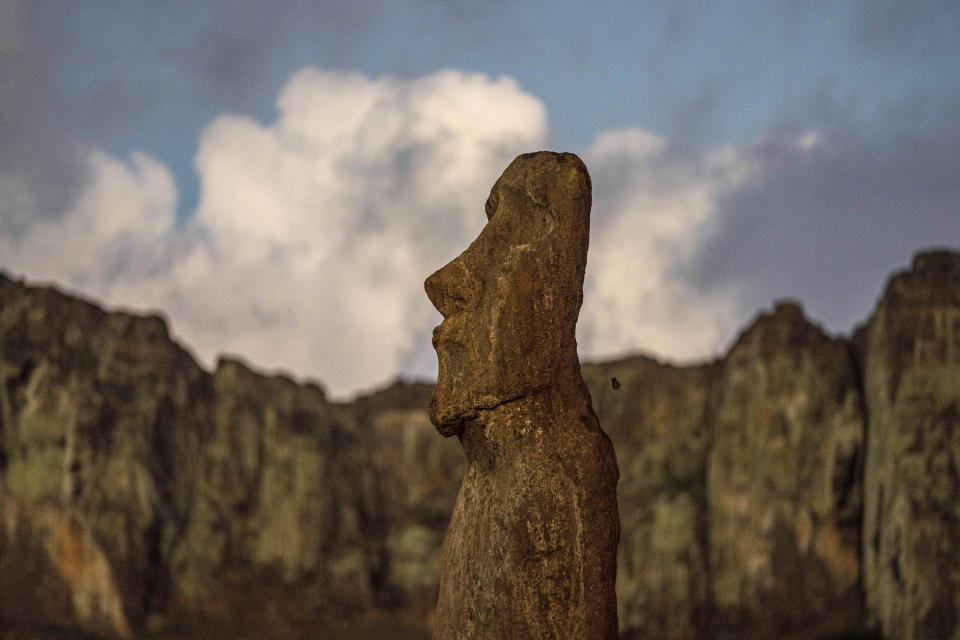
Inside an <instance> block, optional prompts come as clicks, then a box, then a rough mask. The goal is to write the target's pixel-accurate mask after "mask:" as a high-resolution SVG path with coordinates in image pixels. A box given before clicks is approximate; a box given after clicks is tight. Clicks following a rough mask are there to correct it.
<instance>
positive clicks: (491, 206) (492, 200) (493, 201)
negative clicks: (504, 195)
mask: <svg viewBox="0 0 960 640" xmlns="http://www.w3.org/2000/svg"><path fill="white" fill-rule="evenodd" d="M497 201H498V198H497V196H496V194H493V193H491V194H490V197H489V198H487V204H486V205H484V207H485V208H486V210H487V220H489V219H490V218H492V217H493V214H494V213H496V211H497Z"/></svg>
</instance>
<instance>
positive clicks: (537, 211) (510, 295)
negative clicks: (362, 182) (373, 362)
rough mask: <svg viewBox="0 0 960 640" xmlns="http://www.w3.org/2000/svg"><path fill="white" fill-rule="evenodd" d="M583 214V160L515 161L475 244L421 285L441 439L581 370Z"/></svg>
mask: <svg viewBox="0 0 960 640" xmlns="http://www.w3.org/2000/svg"><path fill="white" fill-rule="evenodd" d="M590 205H591V187H590V176H589V174H588V173H587V169H586V167H585V166H584V164H583V162H582V161H581V160H580V158H578V157H577V156H575V155H573V154H570V153H550V152H540V153H530V154H524V155H521V156H518V157H517V158H516V159H515V160H514V161H513V162H512V163H511V164H510V166H508V167H507V169H506V170H505V171H504V172H503V175H501V176H500V178H499V179H498V180H497V181H496V183H495V184H494V185H493V188H492V189H491V190H490V197H489V198H488V199H487V203H486V214H487V224H486V226H484V228H483V230H482V231H481V232H480V235H479V236H478V237H477V239H476V240H474V241H473V243H471V244H470V246H469V247H468V248H467V249H466V251H464V252H463V253H462V254H460V255H459V256H458V257H457V258H456V259H454V260H453V261H451V262H450V263H449V264H447V265H446V266H444V267H443V268H442V269H440V270H439V271H437V272H436V273H434V274H433V275H431V276H430V277H429V278H427V280H426V282H425V288H426V291H427V295H428V296H429V298H430V301H431V302H432V303H433V305H434V306H435V307H436V308H437V310H438V311H440V313H441V314H442V315H443V322H442V323H441V324H440V325H439V326H438V327H437V328H436V329H434V332H433V345H434V348H435V349H436V350H437V357H438V360H439V373H438V378H437V386H436V390H435V393H434V397H433V400H432V401H431V407H430V417H431V420H432V421H433V423H434V425H436V427H437V428H438V429H439V430H440V432H441V433H443V434H444V435H453V434H456V433H459V432H460V430H461V429H462V426H463V424H465V423H466V422H469V421H471V420H474V419H475V418H476V417H477V415H478V412H479V411H481V410H483V409H491V408H494V407H496V406H498V405H501V404H503V403H505V402H509V401H511V400H515V399H517V398H521V397H523V396H526V395H530V394H533V393H536V392H537V391H539V390H543V389H547V388H550V387H551V386H553V385H554V383H555V382H556V380H557V379H558V375H562V374H563V373H565V370H566V369H569V368H571V367H572V368H574V369H575V370H576V369H577V367H578V366H579V365H578V360H577V348H576V338H575V329H576V322H577V316H578V315H579V313H580V305H581V302H582V299H583V274H584V269H585V267H586V257H587V243H588V237H589V228H590ZM568 375H569V374H568Z"/></svg>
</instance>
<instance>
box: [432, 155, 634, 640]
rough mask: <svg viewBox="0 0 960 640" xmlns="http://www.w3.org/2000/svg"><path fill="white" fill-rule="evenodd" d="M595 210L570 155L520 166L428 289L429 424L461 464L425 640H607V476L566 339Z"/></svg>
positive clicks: (497, 187) (613, 508) (611, 575)
mask: <svg viewBox="0 0 960 640" xmlns="http://www.w3.org/2000/svg"><path fill="white" fill-rule="evenodd" d="M590 204H591V194H590V178H589V175H588V174H587V170H586V168H585V167H584V166H583V163H582V162H581V161H580V159H579V158H577V157H576V156H574V155H572V154H555V153H537V154H527V155H523V156H520V157H518V158H517V159H516V160H514V161H513V163H512V164H511V165H510V166H509V167H507V169H506V171H504V173H503V175H502V176H501V177H500V179H499V180H497V182H496V184H494V186H493V189H492V190H491V192H490V198H489V200H488V201H487V207H486V208H487V218H488V222H487V225H486V226H485V227H484V229H483V231H481V233H480V236H479V237H478V238H477V239H476V240H475V241H474V242H473V243H472V244H471V245H470V247H469V248H468V249H467V250H466V251H464V253H462V254H461V255H460V256H459V257H458V258H457V259H455V260H454V261H452V262H451V263H450V264H448V265H447V266H445V267H444V268H443V269H441V270H440V271H438V272H436V273H435V274H433V275H432V276H430V277H429V278H428V279H427V281H426V290H427V294H428V295H429V297H430V300H431V301H432V302H433V304H434V305H435V306H436V307H437V309H438V310H439V311H440V312H441V313H442V314H443V316H444V321H443V323H442V324H441V325H440V326H439V327H437V329H436V330H435V331H434V346H435V347H436V349H437V354H438V357H439V362H440V370H439V375H438V380H437V387H436V392H435V395H434V398H433V401H432V403H431V418H432V420H433V422H434V424H435V425H436V426H437V428H438V430H439V431H440V432H441V433H442V434H444V435H448V436H449V435H457V436H458V437H459V438H460V442H461V443H462V445H463V448H464V451H465V453H466V455H467V460H468V464H469V466H468V469H467V472H466V476H465V477H464V480H463V484H462V486H461V489H460V494H459V496H458V498H457V503H456V506H455V507H454V511H453V516H452V518H451V520H450V526H449V528H448V529H447V534H446V537H445V539H444V543H443V551H442V553H441V568H440V595H439V599H438V603H437V612H436V625H435V630H434V637H436V638H441V639H447V638H615V637H617V609H616V597H615V592H614V583H615V578H616V548H617V539H618V535H619V519H618V516H617V503H616V493H615V492H616V483H617V466H616V461H615V459H614V455H613V449H612V446H611V444H610V441H609V440H608V439H607V437H606V435H605V434H604V433H603V431H602V430H601V429H600V426H599V423H598V421H597V418H596V415H595V414H594V412H593V408H592V406H591V402H590V394H589V392H588V391H587V388H586V386H585V384H584V382H583V380H582V379H581V377H580V366H579V361H578V359H577V351H576V339H575V337H574V330H575V326H576V320H577V316H578V314H579V311H580V304H581V301H582V287H583V274H584V268H585V264H586V254H587V242H588V235H589V226H590Z"/></svg>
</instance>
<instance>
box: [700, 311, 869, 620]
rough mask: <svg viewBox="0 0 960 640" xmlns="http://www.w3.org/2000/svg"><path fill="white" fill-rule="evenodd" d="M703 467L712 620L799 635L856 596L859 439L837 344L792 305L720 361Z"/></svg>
mask: <svg viewBox="0 0 960 640" xmlns="http://www.w3.org/2000/svg"><path fill="white" fill-rule="evenodd" d="M720 383H721V387H720V390H719V395H718V398H719V403H718V406H717V408H716V411H715V415H713V416H712V418H711V420H710V423H711V431H712V433H711V436H710V438H711V444H710V452H709V456H708V461H707V478H706V486H707V499H706V507H707V512H708V516H707V517H708V524H707V526H708V530H709V539H708V545H709V553H710V559H709V566H710V590H711V594H710V599H711V601H712V605H713V608H714V616H715V619H714V621H713V624H715V625H716V626H718V627H720V628H723V629H733V630H742V632H743V634H744V635H745V636H751V637H753V636H756V635H758V634H759V633H760V632H761V630H762V631H763V632H762V635H768V634H776V633H780V632H784V631H787V630H791V629H809V628H811V627H812V626H813V625H814V624H816V623H817V622H818V621H820V620H823V619H824V618H826V617H827V616H828V614H829V613H830V612H831V609H833V608H835V607H836V606H837V605H838V603H839V604H841V605H845V604H846V603H847V601H848V599H849V597H850V594H851V593H852V592H855V591H856V587H857V578H858V572H859V562H858V557H857V555H858V534H859V524H860V522H859V519H860V504H861V492H860V483H859V471H860V466H859V465H860V462H861V461H860V452H861V450H862V442H863V416H862V414H861V398H860V394H859V393H858V384H857V378H856V371H855V368H854V362H853V359H852V357H851V355H850V352H849V349H848V346H847V344H846V343H845V342H844V341H842V340H839V339H834V338H830V337H828V336H827V335H825V334H824V333H823V331H822V329H820V327H817V326H815V325H813V324H812V323H810V322H809V321H808V320H807V319H806V318H805V317H804V315H803V312H802V310H801V308H800V306H799V305H797V304H795V303H781V304H778V305H777V306H776V308H775V310H774V312H773V313H772V314H762V315H760V316H759V318H758V319H757V320H756V321H755V322H754V323H753V324H752V325H751V326H750V328H748V329H747V330H746V331H745V332H744V333H743V334H742V335H741V336H740V338H739V339H738V340H737V342H736V344H734V346H733V348H732V349H731V350H730V352H729V353H728V354H727V356H726V358H725V359H724V362H723V371H722V377H721V378H720Z"/></svg>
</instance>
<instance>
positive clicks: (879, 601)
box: [856, 251, 960, 640]
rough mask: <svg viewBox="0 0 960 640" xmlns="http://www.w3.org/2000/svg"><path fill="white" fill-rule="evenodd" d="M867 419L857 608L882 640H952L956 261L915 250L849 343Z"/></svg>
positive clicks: (959, 386)
mask: <svg viewBox="0 0 960 640" xmlns="http://www.w3.org/2000/svg"><path fill="white" fill-rule="evenodd" d="M856 343H857V346H858V350H859V352H860V354H861V357H862V360H863V368H864V387H865V390H866V398H867V406H868V407H869V411H868V427H867V458H866V474H865V486H864V490H865V495H866V505H865V511H864V527H863V559H864V567H863V569H864V571H863V582H864V590H865V592H866V598H867V605H868V607H869V609H870V611H871V613H872V615H873V617H874V619H875V620H876V621H877V622H878V623H879V626H880V628H881V630H882V631H883V633H884V635H885V636H887V637H889V638H899V639H902V640H919V639H921V638H942V639H944V640H958V639H960V254H958V253H956V252H949V251H935V252H930V253H924V254H919V255H917V256H916V258H915V259H914V262H913V268H912V269H911V270H910V271H908V272H906V273H900V274H898V275H896V276H894V277H893V278H892V279H891V280H890V282H889V284H888V285H887V289H886V291H885V293H884V295H883V297H882V299H881V300H880V303H879V304H878V306H877V309H876V311H875V312H874V314H873V317H872V318H871V319H870V322H869V323H868V324H867V325H866V326H865V327H864V328H863V329H861V331H859V332H858V334H857V336H856Z"/></svg>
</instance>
